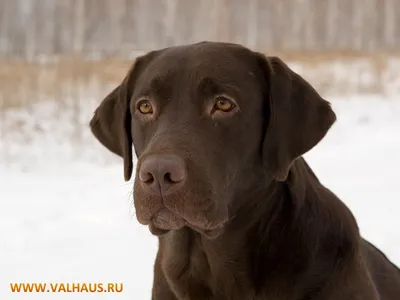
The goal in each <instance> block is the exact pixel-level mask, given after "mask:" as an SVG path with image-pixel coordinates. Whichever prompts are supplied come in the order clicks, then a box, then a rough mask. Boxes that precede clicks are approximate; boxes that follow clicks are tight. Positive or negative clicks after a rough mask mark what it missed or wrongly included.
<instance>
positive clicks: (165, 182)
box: [138, 155, 186, 195]
mask: <svg viewBox="0 0 400 300" xmlns="http://www.w3.org/2000/svg"><path fill="white" fill-rule="evenodd" d="M138 175H139V179H140V181H141V183H142V186H143V187H144V188H146V189H147V190H148V192H152V193H154V194H157V195H159V194H160V193H161V194H162V195H166V194H168V193H170V192H172V191H174V190H176V189H177V188H179V187H180V186H181V185H182V183H183V181H184V180H185V178H186V170H185V164H184V162H183V160H182V159H181V158H179V157H178V156H175V155H151V156H148V157H146V158H145V160H144V161H143V162H142V164H141V166H140V169H139V174H138Z"/></svg>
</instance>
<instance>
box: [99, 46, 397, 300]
mask: <svg viewBox="0 0 400 300" xmlns="http://www.w3.org/2000/svg"><path fill="white" fill-rule="evenodd" d="M220 96H223V97H226V98H227V99H230V100H232V103H233V104H234V105H235V108H234V109H233V110H232V111H229V112H223V111H220V110H218V109H217V110H216V109H215V106H214V103H215V99H216V97H220ZM226 98H225V99H226ZM143 99H145V100H146V101H149V103H151V105H152V107H153V111H152V112H151V113H150V114H142V113H141V112H140V111H139V109H138V105H139V104H138V103H140V101H141V100H143ZM335 120H336V116H335V113H334V112H333V111H332V109H331V106H330V104H329V103H328V102H327V101H325V100H324V99H322V98H321V96H320V95H319V94H318V93H317V92H316V91H315V90H314V89H313V88H312V87H311V86H310V85H309V84H308V83H307V82H306V81H305V80H304V79H303V78H302V77H300V76H299V75H298V74H296V73H295V72H293V71H292V70H291V69H290V68H289V67H288V66H287V65H286V64H285V63H284V62H282V61H281V60H280V59H279V58H276V57H266V56H264V55H262V54H260V53H256V52H253V51H250V50H248V49H246V48H244V47H242V46H239V45H234V44H227V43H214V42H204V43H198V44H193V45H186V46H180V47H171V48H167V49H162V50H158V51H153V52H150V53H148V54H146V55H144V56H142V57H140V58H138V59H137V60H136V62H135V64H134V66H133V67H132V69H131V70H130V71H129V73H128V75H127V76H126V78H125V79H124V81H123V82H122V84H121V85H120V86H118V87H117V88H116V89H115V90H114V91H113V92H112V93H111V94H110V95H108V96H107V97H106V98H105V99H104V101H103V102H102V103H101V105H100V106H99V108H98V109H97V110H96V112H95V115H94V117H93V119H92V121H91V129H92V132H93V134H94V135H95V136H96V137H97V139H98V140H99V141H100V142H101V143H102V144H103V145H104V146H105V147H107V148H108V149H109V150H111V151H112V152H114V153H116V154H118V155H120V156H121V157H123V159H124V166H125V167H124V175H125V179H126V180H129V179H130V177H131V174H132V171H133V163H132V143H133V144H134V148H135V151H136V155H137V157H138V159H139V160H138V166H137V174H138V172H140V170H141V167H142V165H143V162H145V161H146V160H148V159H149V157H153V158H154V157H161V156H165V155H175V156H177V157H179V158H180V159H181V160H182V161H184V164H185V166H184V168H185V174H186V175H185V176H186V177H185V179H184V181H183V182H182V183H181V184H180V185H179V188H176V189H174V190H173V191H172V192H171V191H170V192H168V193H164V194H163V191H161V192H160V193H159V194H156V193H152V192H150V190H149V189H148V188H147V187H146V183H144V182H143V180H142V179H139V178H138V175H137V176H136V179H135V185H134V203H135V208H136V213H137V217H138V220H139V221H140V222H141V223H142V224H145V225H149V228H150V230H151V231H152V232H153V233H154V234H155V235H158V236H159V251H158V255H157V258H156V262H155V267H154V286H153V291H152V298H153V299H154V300H183V299H187V300H195V299H199V300H200V299H209V300H211V299H213V300H214V299H215V300H216V299H218V300H225V299H226V300H228V299H231V300H233V299H237V300H250V299H265V300H284V299H285V300H350V299H351V300H378V299H381V300H398V299H400V271H399V270H398V269H397V268H396V267H395V266H394V265H393V264H392V263H391V262H390V261H389V260H388V259H387V258H386V257H385V255H384V254H382V253H381V252H380V251H379V250H377V249H376V248H375V247H374V246H372V245H371V244H369V243H368V242H366V241H365V240H364V239H362V238H361V237H360V233H359V230H358V227H357V224H356V221H355V219H354V217H353V215H352V214H351V212H350V211H349V209H348V208H347V207H346V206H345V205H344V204H343V203H342V202H341V201H340V200H339V199H338V198H337V197H336V196H335V195H334V194H333V193H332V192H330V191H329V190H328V189H326V188H325V187H324V186H323V185H322V184H321V183H320V182H319V180H318V179H317V177H316V176H315V175H314V173H313V172H312V170H311V169H310V168H309V166H308V165H307V163H306V162H305V160H304V159H303V158H302V155H303V154H304V153H306V152H307V151H309V150H310V149H312V148H313V147H314V146H315V145H316V144H317V143H318V142H319V141H320V140H321V139H322V138H323V137H324V136H325V134H326V133H327V132H328V130H329V128H330V127H331V126H332V125H333V123H334V122H335ZM160 211H162V212H163V213H164V215H163V219H162V222H161V221H160V220H159V218H160V217H159V212H160ZM160 224H162V225H160Z"/></svg>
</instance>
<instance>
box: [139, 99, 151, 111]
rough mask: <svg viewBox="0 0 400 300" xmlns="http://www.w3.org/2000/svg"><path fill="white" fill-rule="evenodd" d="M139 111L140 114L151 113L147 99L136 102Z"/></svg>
mask: <svg viewBox="0 0 400 300" xmlns="http://www.w3.org/2000/svg"><path fill="white" fill-rule="evenodd" d="M137 107H138V109H139V111H140V112H141V113H142V114H151V113H153V107H152V106H151V103H150V102H149V101H148V100H142V101H140V102H139V103H138V105H137Z"/></svg>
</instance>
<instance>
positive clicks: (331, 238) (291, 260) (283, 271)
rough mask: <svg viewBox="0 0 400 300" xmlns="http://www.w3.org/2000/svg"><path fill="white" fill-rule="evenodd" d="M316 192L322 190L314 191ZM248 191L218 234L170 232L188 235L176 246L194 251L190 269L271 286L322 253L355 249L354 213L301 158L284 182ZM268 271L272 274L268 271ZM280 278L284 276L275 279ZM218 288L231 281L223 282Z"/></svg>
mask: <svg viewBox="0 0 400 300" xmlns="http://www.w3.org/2000/svg"><path fill="white" fill-rule="evenodd" d="M321 193H324V196H323V197H318V196H317V195H321ZM328 194H329V195H328ZM248 195H251V194H250V193H248ZM253 195H254V198H251V197H249V198H247V199H246V201H245V202H243V203H245V204H244V205H242V206H241V207H240V209H239V210H238V212H237V214H236V215H235V216H234V218H233V219H232V220H231V221H230V223H229V224H228V225H227V226H226V228H225V231H224V232H223V233H222V234H221V235H220V236H219V237H217V238H215V239H208V238H206V237H204V236H202V235H201V234H199V233H197V232H195V231H193V230H191V229H188V228H186V229H185V230H183V231H182V232H180V233H176V234H175V237H176V238H182V237H183V236H185V239H187V240H188V243H187V244H188V247H189V249H182V250H181V251H188V252H191V253H192V254H194V255H192V256H191V259H192V260H193V257H195V258H194V261H189V262H188V263H189V264H191V266H190V268H193V272H194V273H196V270H195V269H202V270H204V269H208V272H209V278H213V280H212V281H210V282H221V281H219V280H220V279H221V280H222V279H225V280H226V278H227V274H231V277H232V282H237V281H240V280H245V281H246V280H247V281H249V280H250V281H251V282H248V283H247V284H250V285H254V289H255V290H257V286H262V285H265V284H266V282H268V283H269V284H271V285H272V286H273V285H276V284H278V282H279V284H284V285H285V284H288V286H281V287H280V288H289V289H290V280H291V279H293V280H295V278H303V277H304V276H305V275H306V274H308V272H310V269H312V268H313V267H315V266H316V265H318V264H321V263H325V262H324V261H323V260H324V259H325V257H324V256H325V255H331V256H337V257H338V258H339V259H344V256H347V255H353V254H354V253H355V252H356V248H357V247H358V245H357V244H355V243H354V241H357V240H359V233H358V228H357V226H356V224H355V221H354V219H353V216H352V215H351V213H350V212H349V211H348V209H347V208H346V207H345V206H344V205H343V204H342V203H341V201H340V200H339V199H337V198H336V197H335V196H334V195H333V194H331V193H330V192H329V191H328V190H326V189H325V188H324V187H323V186H322V185H321V184H320V183H319V181H318V179H317V178H316V176H315V175H314V173H313V172H312V171H311V169H310V168H309V166H308V165H307V163H306V162H305V161H304V160H303V159H302V158H300V159H299V160H298V161H296V162H295V163H294V164H293V166H292V169H291V172H290V175H289V178H288V180H287V181H286V182H276V181H274V182H271V184H269V185H268V188H266V189H265V190H264V191H262V190H259V191H257V192H255V193H253ZM260 197H261V198H260ZM343 212H345V214H347V215H346V216H343ZM339 213H340V214H341V216H338V215H337V214H339ZM322 231H323V232H322ZM321 237H322V238H321ZM216 253H218V255H215V254H216ZM190 255H191V254H189V256H190ZM196 257H197V258H196ZM216 257H217V258H218V261H215V258H216ZM321 260H322V262H321ZM330 267H331V268H332V269H333V268H334V267H335V266H330ZM326 270H329V267H327V268H326ZM311 272H312V271H311ZM271 273H273V274H274V276H269V274H271ZM199 274H204V272H199ZM241 274H243V276H241ZM288 274H289V275H288ZM303 275H304V276H303ZM193 276H194V277H196V276H195V274H193ZM280 276H282V277H280ZM282 278H285V280H281V281H279V279H282ZM321 278H322V277H321ZM206 279H207V278H204V280H206ZM271 280H274V282H271ZM312 280H317V279H315V278H313V279H312ZM321 280H323V279H321ZM275 281H276V282H275ZM317 281H318V280H317ZM210 284H211V283H210ZM224 284H225V283H223V282H221V285H224ZM311 284H318V285H320V283H311ZM222 288H224V289H230V288H233V287H232V286H231V284H226V286H224V287H222ZM277 288H278V287H277Z"/></svg>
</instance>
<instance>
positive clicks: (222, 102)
mask: <svg viewBox="0 0 400 300" xmlns="http://www.w3.org/2000/svg"><path fill="white" fill-rule="evenodd" d="M234 107H235V105H234V104H233V103H232V101H231V100H229V99H228V98H225V97H222V96H220V97H217V99H216V101H215V105H214V108H215V109H216V110H221V111H223V112H230V111H231V110H232V109H233V108H234Z"/></svg>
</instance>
